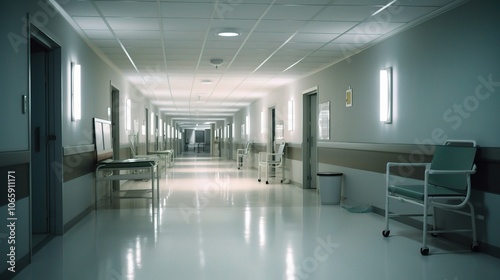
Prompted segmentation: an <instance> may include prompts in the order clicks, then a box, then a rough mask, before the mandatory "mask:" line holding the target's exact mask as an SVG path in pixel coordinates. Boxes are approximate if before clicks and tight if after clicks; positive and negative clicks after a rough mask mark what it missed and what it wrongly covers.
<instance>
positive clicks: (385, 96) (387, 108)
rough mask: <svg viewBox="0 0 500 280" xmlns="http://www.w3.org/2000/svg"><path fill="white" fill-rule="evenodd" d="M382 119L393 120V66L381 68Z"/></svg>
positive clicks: (383, 120)
mask: <svg viewBox="0 0 500 280" xmlns="http://www.w3.org/2000/svg"><path fill="white" fill-rule="evenodd" d="M380 121H381V122H384V123H391V122H392V68H390V67H389V68H386V69H383V70H380Z"/></svg>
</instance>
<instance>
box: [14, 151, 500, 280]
mask: <svg viewBox="0 0 500 280" xmlns="http://www.w3.org/2000/svg"><path fill="white" fill-rule="evenodd" d="M194 156H195V155H194V154H193V157H185V158H180V159H178V160H177V161H176V162H175V167H174V168H169V169H166V171H165V176H166V178H163V179H162V180H161V195H160V204H161V205H160V208H159V210H158V211H157V210H156V209H155V213H154V214H153V212H152V210H151V205H150V204H149V203H150V202H149V201H147V200H144V199H127V200H125V199H122V200H120V201H115V203H114V204H113V205H111V207H109V205H108V207H106V206H101V208H100V209H99V210H98V211H97V212H95V213H92V214H90V215H88V216H87V217H86V218H84V219H83V220H82V221H81V222H80V223H78V224H77V225H76V226H74V227H73V228H72V229H71V230H69V231H68V232H67V233H66V234H65V235H64V236H61V237H56V238H55V239H53V240H52V241H51V242H50V243H49V244H47V245H46V246H45V247H44V248H43V249H42V250H41V251H39V252H38V253H37V254H35V255H34V258H33V263H32V264H31V265H30V266H29V267H28V268H26V269H25V270H24V271H23V272H22V273H21V274H19V275H18V276H17V277H16V278H15V279H17V280H24V279H37V280H44V279H47V280H59V279H61V280H68V279H72V280H78V279H85V280H87V279H88V280H96V279H102V280H125V279H138V280H143V279H147V280H150V279H171V280H197V279H210V280H224V279H231V280H234V279H238V280H244V279H251V280H256V279H266V280H267V279H269V280H271V279H272V280H280V279H286V280H291V279H356V280H357V279H395V280H401V279H419V280H421V279H441V280H462V279H495V280H497V279H500V260H499V259H495V258H493V257H490V256H487V255H484V254H481V253H472V252H470V251H469V250H467V249H466V248H462V247H459V246H457V245H454V244H449V243H448V242H446V241H444V240H440V239H439V238H431V245H432V247H431V254H432V255H430V256H427V257H423V256H421V255H420V252H419V248H420V243H419V241H420V238H421V237H420V236H421V234H420V232H419V231H418V230H415V229H412V228H409V227H407V226H404V225H401V224H397V223H396V222H394V223H392V224H391V225H394V226H393V227H392V228H391V231H392V233H393V234H392V236H391V237H389V238H384V237H382V234H381V231H382V229H383V217H381V216H379V215H376V214H373V213H363V214H356V213H350V212H348V211H346V210H344V209H342V207H340V206H321V205H319V203H318V195H317V192H316V191H313V190H302V189H300V188H298V187H296V186H293V185H284V184H273V182H271V184H269V185H266V184H265V183H258V182H257V179H256V178H257V174H256V171H255V170H248V169H244V170H237V169H236V166H235V164H234V161H223V160H219V159H216V158H209V157H194ZM135 184H146V188H147V185H148V184H149V182H147V183H143V182H139V183H137V182H136V183H135ZM145 201H146V202H145Z"/></svg>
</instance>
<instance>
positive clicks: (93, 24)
mask: <svg viewBox="0 0 500 280" xmlns="http://www.w3.org/2000/svg"><path fill="white" fill-rule="evenodd" d="M73 20H74V21H75V22H76V23H77V24H78V25H79V26H80V28H81V29H83V30H86V29H92V30H109V29H108V27H107V25H106V23H104V21H103V20H102V19H101V18H100V17H73Z"/></svg>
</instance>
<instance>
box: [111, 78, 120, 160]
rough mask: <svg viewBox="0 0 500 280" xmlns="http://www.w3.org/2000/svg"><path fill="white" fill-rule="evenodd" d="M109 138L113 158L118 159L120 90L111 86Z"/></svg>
mask: <svg viewBox="0 0 500 280" xmlns="http://www.w3.org/2000/svg"><path fill="white" fill-rule="evenodd" d="M111 127H112V128H111V138H113V159H120V91H119V90H118V89H117V88H115V87H114V86H111Z"/></svg>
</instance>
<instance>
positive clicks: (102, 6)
mask: <svg viewBox="0 0 500 280" xmlns="http://www.w3.org/2000/svg"><path fill="white" fill-rule="evenodd" d="M95 3H96V5H97V8H98V9H99V10H100V11H101V12H102V14H103V15H104V16H106V17H156V16H158V9H157V6H156V3H155V2H131V1H121V2H120V3H119V4H118V5H117V3H116V2H115V1H98V2H95Z"/></svg>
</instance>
